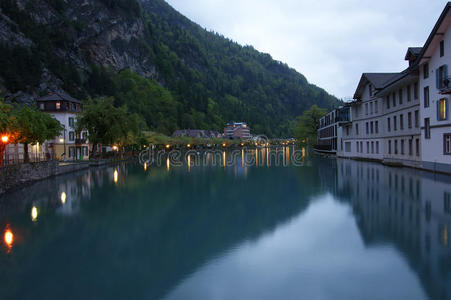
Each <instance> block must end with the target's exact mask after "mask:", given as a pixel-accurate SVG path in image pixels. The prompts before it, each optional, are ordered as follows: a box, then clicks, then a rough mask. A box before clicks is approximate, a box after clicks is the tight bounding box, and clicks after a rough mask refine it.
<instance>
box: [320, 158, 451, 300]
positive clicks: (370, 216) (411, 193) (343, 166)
mask: <svg viewBox="0 0 451 300" xmlns="http://www.w3.org/2000/svg"><path fill="white" fill-rule="evenodd" d="M327 169H331V167H330V166H327ZM336 170H337V172H336V178H337V179H336V180H332V178H331V177H332V176H328V177H327V179H325V180H327V182H329V183H330V185H332V186H331V187H330V190H331V192H333V193H335V194H336V196H338V197H339V198H340V199H341V200H342V201H346V202H349V203H350V204H351V205H352V208H353V212H354V214H355V216H356V222H357V225H358V227H359V229H360V232H361V235H362V239H363V240H364V242H365V244H366V245H367V246H369V247H371V246H373V245H374V246H375V245H380V244H381V243H391V244H393V245H394V246H395V247H396V248H397V249H398V250H399V251H401V252H402V253H403V254H404V255H405V257H406V258H407V260H408V261H409V264H410V265H411V267H412V268H413V269H414V270H415V271H416V272H417V273H418V275H419V278H420V280H421V282H422V284H423V286H424V289H425V291H426V292H427V293H428V295H429V296H430V298H431V299H450V297H451V270H450V268H449V266H450V264H449V262H450V261H451V245H450V242H449V230H450V229H451V177H449V176H445V175H442V176H440V177H437V176H435V175H433V174H430V173H427V172H423V171H418V170H413V169H400V168H390V167H386V166H383V165H380V164H376V163H366V162H357V161H353V160H345V159H338V160H337V168H336ZM335 190H336V192H335Z"/></svg>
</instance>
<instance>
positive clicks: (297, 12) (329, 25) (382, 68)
mask: <svg viewBox="0 0 451 300" xmlns="http://www.w3.org/2000/svg"><path fill="white" fill-rule="evenodd" d="M167 2H168V3H169V4H171V5H172V6H173V7H174V8H175V9H177V10H178V11H179V12H181V13H182V14H184V15H185V16H187V17H188V18H189V19H191V20H192V21H194V22H196V23H198V24H199V25H201V26H202V27H204V28H206V29H209V30H214V31H216V32H218V33H221V34H222V35H224V36H225V37H228V38H230V39H232V40H234V41H236V42H238V43H240V44H242V45H252V46H254V47H255V48H256V49H257V50H259V51H262V52H266V53H269V54H271V56H272V57H273V58H274V59H277V60H280V61H282V62H285V63H287V64H288V65H289V66H290V67H293V68H295V69H296V70H297V71H299V72H300V73H302V74H303V75H304V76H306V77H307V79H308V81H309V82H311V83H314V84H316V85H318V86H320V87H322V88H324V89H326V90H327V91H328V92H329V93H331V94H334V95H335V96H337V97H339V98H343V97H350V96H352V95H353V94H354V91H355V88H356V86H357V83H358V80H359V79H360V76H361V73H363V72H397V71H401V70H402V69H404V68H405V67H406V66H407V62H405V61H404V55H405V52H406V50H407V47H409V46H423V45H424V43H425V41H426V39H427V37H428V35H429V33H430V32H431V30H432V28H433V27H434V24H435V22H436V21H437V19H438V17H439V16H440V13H441V12H442V10H443V8H444V7H445V4H446V2H447V1H445V0H378V1H374V0H371V1H370V0H167Z"/></svg>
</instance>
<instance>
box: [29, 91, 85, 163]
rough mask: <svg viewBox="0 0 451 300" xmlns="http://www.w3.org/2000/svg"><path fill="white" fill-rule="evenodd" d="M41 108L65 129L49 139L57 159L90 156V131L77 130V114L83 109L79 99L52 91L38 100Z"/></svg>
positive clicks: (50, 147) (50, 146)
mask: <svg viewBox="0 0 451 300" xmlns="http://www.w3.org/2000/svg"><path fill="white" fill-rule="evenodd" d="M37 104H38V107H39V109H40V110H42V111H45V112H48V113H50V114H51V115H52V116H53V117H55V119H57V120H58V121H59V122H60V123H61V125H63V127H64V129H63V131H62V132H61V135H60V136H59V137H56V138H55V139H54V140H51V141H48V142H47V143H48V147H49V149H51V150H52V153H53V155H54V157H55V158H56V159H63V158H64V159H65V158H69V159H73V160H75V159H85V158H88V156H89V151H88V149H89V148H88V147H89V142H88V132H87V131H82V132H78V131H76V127H75V122H76V118H77V114H78V113H79V112H80V111H81V109H82V104H81V102H80V101H79V100H77V99H75V98H72V97H70V96H69V95H66V94H64V93H51V94H48V95H46V96H44V97H41V98H39V99H38V100H37Z"/></svg>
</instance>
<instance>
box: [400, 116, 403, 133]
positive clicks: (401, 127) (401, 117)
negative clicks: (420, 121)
mask: <svg viewBox="0 0 451 300" xmlns="http://www.w3.org/2000/svg"><path fill="white" fill-rule="evenodd" d="M399 130H404V115H399Z"/></svg>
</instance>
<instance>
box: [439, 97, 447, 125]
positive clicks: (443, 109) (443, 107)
mask: <svg viewBox="0 0 451 300" xmlns="http://www.w3.org/2000/svg"><path fill="white" fill-rule="evenodd" d="M447 104H448V103H447V99H446V98H442V99H440V100H439V102H438V105H439V107H438V111H439V117H438V119H439V120H446V119H447V118H448V109H447V108H448V105H447Z"/></svg>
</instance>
